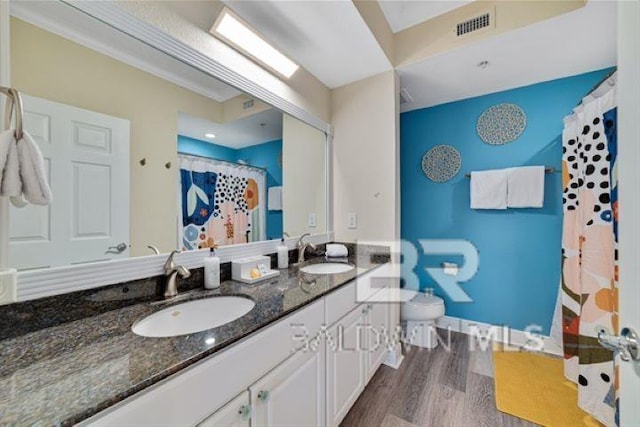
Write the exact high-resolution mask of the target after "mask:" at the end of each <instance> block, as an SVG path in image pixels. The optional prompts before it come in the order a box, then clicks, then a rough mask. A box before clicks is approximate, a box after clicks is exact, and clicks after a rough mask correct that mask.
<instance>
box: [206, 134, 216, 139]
mask: <svg viewBox="0 0 640 427" xmlns="http://www.w3.org/2000/svg"><path fill="white" fill-rule="evenodd" d="M204 137H205V138H209V139H213V138H215V137H216V134H215V133H205V134H204Z"/></svg>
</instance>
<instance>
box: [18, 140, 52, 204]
mask: <svg viewBox="0 0 640 427" xmlns="http://www.w3.org/2000/svg"><path fill="white" fill-rule="evenodd" d="M16 145H17V147H18V161H19V165H20V166H19V167H20V180H21V181H22V194H23V196H24V198H25V199H26V200H27V201H28V202H29V203H32V204H34V205H43V206H44V205H48V204H49V203H51V199H52V195H51V188H49V181H48V179H47V170H46V168H45V166H44V159H43V157H42V152H41V151H40V148H39V147H38V144H36V142H35V141H34V140H33V138H32V137H31V135H29V134H28V133H27V132H26V131H25V132H23V136H22V139H21V140H20V141H18V142H17V143H16ZM11 203H13V204H14V205H15V206H17V207H22V206H24V205H25V204H26V203H25V202H24V200H23V199H22V197H20V196H18V197H12V198H11Z"/></svg>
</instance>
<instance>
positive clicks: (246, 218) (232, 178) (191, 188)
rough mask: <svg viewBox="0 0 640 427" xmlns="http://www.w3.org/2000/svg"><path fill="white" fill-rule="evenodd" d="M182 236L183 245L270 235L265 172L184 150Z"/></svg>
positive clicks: (180, 206) (205, 245) (227, 242)
mask: <svg viewBox="0 0 640 427" xmlns="http://www.w3.org/2000/svg"><path fill="white" fill-rule="evenodd" d="M178 163H179V165H180V188H181V191H180V199H179V200H178V212H180V220H179V225H178V238H179V240H178V241H179V242H181V244H182V247H183V249H185V250H194V249H202V248H209V247H212V246H213V245H214V244H215V245H219V246H223V245H232V244H236V243H247V242H256V241H260V240H265V234H266V229H265V221H266V216H265V215H266V214H265V199H266V197H265V191H266V190H265V182H266V176H265V175H266V174H265V171H264V170H262V169H258V168H253V167H250V166H245V165H239V164H233V163H228V162H222V161H219V160H214V159H207V158H202V157H195V156H190V155H186V154H180V155H178Z"/></svg>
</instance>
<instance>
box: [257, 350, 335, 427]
mask: <svg viewBox="0 0 640 427" xmlns="http://www.w3.org/2000/svg"><path fill="white" fill-rule="evenodd" d="M324 377H325V369H324V348H323V347H322V346H321V345H319V346H318V348H317V349H316V350H310V349H301V350H298V352H297V353H295V354H294V355H293V356H291V357H290V358H288V359H287V360H285V361H284V362H283V363H282V364H281V365H279V366H278V367H276V368H275V369H274V370H273V371H271V372H270V373H268V374H267V375H266V376H264V377H263V378H262V379H261V380H260V381H258V382H257V383H255V384H254V385H253V386H251V388H250V389H249V391H250V393H251V403H252V404H251V407H252V410H253V417H252V420H253V421H252V426H269V427H271V426H288V427H291V426H299V427H304V426H324V414H325V408H324V394H325V390H324V384H325V381H324Z"/></svg>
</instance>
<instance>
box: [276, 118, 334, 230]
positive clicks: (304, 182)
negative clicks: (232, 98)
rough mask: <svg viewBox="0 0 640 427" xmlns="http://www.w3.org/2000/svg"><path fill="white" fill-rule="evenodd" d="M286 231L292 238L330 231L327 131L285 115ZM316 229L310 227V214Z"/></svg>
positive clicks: (283, 172)
mask: <svg viewBox="0 0 640 427" xmlns="http://www.w3.org/2000/svg"><path fill="white" fill-rule="evenodd" d="M282 118H283V122H282V158H283V159H284V161H283V164H282V182H283V183H284V186H283V188H282V204H283V206H282V215H283V219H282V220H283V230H284V231H286V232H287V233H289V234H290V235H291V236H300V235H301V234H304V233H311V234H317V233H325V232H326V231H327V215H326V212H327V208H326V206H327V205H326V200H327V192H326V175H325V170H326V164H325V161H324V159H325V158H326V151H325V144H326V135H325V134H324V132H321V131H319V130H318V129H316V128H313V127H311V126H309V125H308V124H306V123H303V122H301V121H300V120H298V119H296V118H294V117H291V116H289V115H288V114H283V115H282ZM310 213H315V214H316V226H315V227H309V225H308V224H309V222H308V221H309V214H310Z"/></svg>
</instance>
